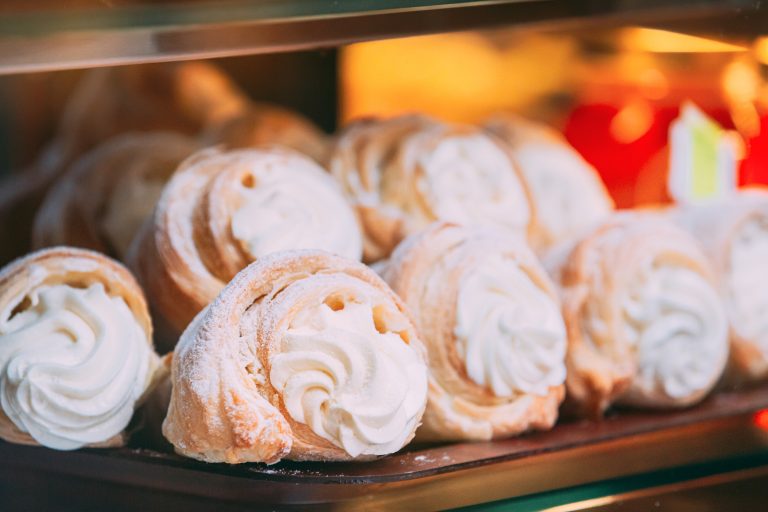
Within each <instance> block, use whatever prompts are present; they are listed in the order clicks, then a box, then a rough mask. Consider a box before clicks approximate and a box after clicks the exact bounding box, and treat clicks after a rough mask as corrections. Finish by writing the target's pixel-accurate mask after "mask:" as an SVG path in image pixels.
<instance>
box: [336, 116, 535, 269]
mask: <svg viewBox="0 0 768 512" xmlns="http://www.w3.org/2000/svg"><path fill="white" fill-rule="evenodd" d="M328 167H329V170H330V171H331V173H332V174H333V175H334V176H336V177H337V178H338V179H339V180H340V181H341V183H342V185H343V187H344V190H345V191H346V193H347V194H348V196H349V197H350V198H351V200H352V201H353V202H354V204H355V206H356V208H357V210H358V213H359V216H360V218H361V222H362V225H363V231H364V234H365V261H367V262H374V261H377V260H379V259H382V258H386V257H387V256H388V255H389V254H390V253H391V252H392V250H393V249H394V248H395V246H396V245H397V244H398V243H399V242H400V241H401V240H402V239H403V238H405V237H406V236H407V235H410V234H413V233H416V232H418V231H421V230H422V229H424V228H426V227H427V226H428V225H429V224H430V223H432V222H433V221H435V220H445V221H451V222H456V223H459V224H494V225H497V226H499V227H503V228H505V229H509V230H510V231H515V232H521V233H527V231H528V229H529V227H530V225H531V223H532V221H533V217H534V215H533V211H532V207H531V204H530V201H529V197H528V190H527V188H526V186H525V184H524V183H523V181H522V178H521V177H520V174H519V173H518V170H517V167H516V166H515V164H514V163H513V161H512V158H511V156H510V154H509V151H508V150H507V149H506V148H505V147H504V146H503V144H502V143H501V142H499V141H497V140H495V139H494V138H493V137H491V136H489V135H487V134H485V133H483V132H482V130H480V129H478V128H473V127H467V126H450V125H445V124H441V123H438V122H437V121H434V120H431V119H429V118H426V117H422V116H403V117H398V118H394V119H390V120H386V121H380V120H374V119H366V120H361V121H357V122H354V123H352V124H351V125H350V126H348V127H347V128H345V130H344V131H343V132H342V133H341V134H340V135H339V136H338V137H337V139H336V142H335V144H334V148H333V150H332V151H331V156H330V160H329V164H328Z"/></svg>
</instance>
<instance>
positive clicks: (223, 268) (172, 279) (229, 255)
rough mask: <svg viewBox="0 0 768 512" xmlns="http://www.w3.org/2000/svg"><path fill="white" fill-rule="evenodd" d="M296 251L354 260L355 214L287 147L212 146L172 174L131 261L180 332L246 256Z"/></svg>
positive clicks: (358, 244) (358, 247)
mask: <svg viewBox="0 0 768 512" xmlns="http://www.w3.org/2000/svg"><path fill="white" fill-rule="evenodd" d="M301 248H312V249H322V250H326V251H329V252H333V253H337V254H340V255H342V256H346V257H348V258H352V259H359V258H360V256H361V253H362V241H361V235H360V228H359V225H358V221H357V218H356V217H355V214H354V211H353V210H352V207H351V206H350V205H349V204H348V203H347V201H346V199H345V198H344V196H343V194H342V193H341V191H340V190H339V188H338V186H337V185H336V183H335V182H334V181H333V179H332V178H331V177H330V176H328V174H327V173H325V172H324V171H323V169H322V168H320V167H319V166H318V165H317V164H316V163H314V162H313V161H312V160H310V159H309V158H307V157H305V156H303V155H301V154H299V153H296V152H294V151H290V150H287V149H280V148H272V149H245V150H234V151H219V150H215V149H210V150H205V151H202V152H200V153H197V154H195V155H193V156H192V157H190V158H189V159H188V160H186V161H185V162H184V163H183V164H182V165H181V167H180V169H179V170H178V171H177V172H176V174H175V175H174V176H173V178H172V179H171V181H170V183H169V184H168V186H167V187H166V188H165V190H164V191H163V194H162V197H161V199H160V201H159V203H158V207H157V209H156V211H155V213H154V218H153V219H152V222H150V223H148V224H147V225H146V226H145V229H144V230H143V231H142V234H141V236H140V237H139V239H138V240H137V242H136V244H134V247H133V248H132V250H131V254H130V257H129V262H130V265H131V266H132V267H133V268H134V269H135V271H136V273H137V275H138V277H139V280H140V281H141V282H142V284H143V285H144V287H145V288H146V290H147V291H148V294H149V297H150V298H151V301H152V305H153V307H154V308H155V309H156V311H157V312H158V313H159V315H160V316H161V317H162V318H163V319H164V320H165V321H166V322H167V323H168V324H169V325H170V327H171V329H172V330H174V331H175V332H176V333H177V334H178V333H180V332H181V331H182V330H184V328H185V327H186V326H187V325H188V324H189V322H191V320H192V318H194V316H195V315H196V314H197V313H198V312H199V311H200V310H201V309H203V308H204V307H205V306H206V305H207V304H208V303H209V302H210V301H211V300H213V298H214V297H216V295H217V294H218V293H219V292H220V291H221V289H222V288H224V285H225V284H226V283H227V282H228V281H229V280H230V279H232V277H234V275H235V274H237V273H238V272H239V271H240V270H242V269H243V268H245V267H246V266H247V265H248V264H249V263H250V262H252V261H255V260H258V259H259V258H261V257H263V256H266V255H268V254H271V253H273V252H276V251H282V250H289V249H301Z"/></svg>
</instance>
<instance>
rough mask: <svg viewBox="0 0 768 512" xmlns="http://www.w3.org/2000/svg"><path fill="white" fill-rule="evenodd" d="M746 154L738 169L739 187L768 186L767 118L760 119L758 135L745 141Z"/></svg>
mask: <svg viewBox="0 0 768 512" xmlns="http://www.w3.org/2000/svg"><path fill="white" fill-rule="evenodd" d="M746 145H747V147H746V149H747V152H746V153H747V154H746V157H745V158H744V160H742V161H741V166H740V167H739V185H740V186H744V185H768V116H763V117H761V118H760V133H759V134H757V136H755V137H752V138H751V139H748V140H747V141H746Z"/></svg>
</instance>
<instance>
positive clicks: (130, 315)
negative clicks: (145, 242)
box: [0, 248, 166, 450]
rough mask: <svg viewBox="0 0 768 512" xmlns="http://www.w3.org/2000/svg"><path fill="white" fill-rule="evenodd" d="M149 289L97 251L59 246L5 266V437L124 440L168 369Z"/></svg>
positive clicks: (65, 442)
mask: <svg viewBox="0 0 768 512" xmlns="http://www.w3.org/2000/svg"><path fill="white" fill-rule="evenodd" d="M165 372H166V370H165V366H164V363H163V362H162V361H161V359H160V358H159V357H158V356H157V354H155V351H154V349H153V347H152V328H151V324H150V319H149V313H148V311H147V306H146V303H145V302H144V297H143V295H142V293H141V290H140V289H139V287H138V285H137V284H136V282H135V281H134V280H133V278H132V277H131V275H130V274H129V273H128V271H127V270H126V269H125V268H123V267H122V266H120V265H119V264H117V263H116V262H114V261H112V260H110V259H108V258H106V257H104V256H101V255H99V254H97V253H93V252H90V251H85V250H80V249H69V248H54V249H49V250H44V251H39V252H36V253H33V254H31V255H29V256H27V257H26V258H23V259H21V260H18V261H16V262H14V263H12V264H11V265H9V266H8V267H6V268H5V269H3V270H2V271H1V272H0V407H1V413H0V437H2V438H3V439H5V440H8V441H11V442H18V443H25V444H40V445H43V446H47V447H49V448H55V449H59V450H73V449H77V448H81V447H83V446H117V445H120V444H122V443H123V442H124V441H125V436H124V430H125V428H126V427H127V426H128V424H129V422H130V420H131V418H132V417H133V414H134V411H135V409H136V408H137V407H138V406H139V405H140V404H141V402H142V400H143V399H144V398H145V397H146V396H147V394H148V393H149V392H150V391H151V390H152V388H153V387H154V385H155V383H156V382H157V381H158V380H159V379H160V378H161V377H162V376H163V375H164V374H165Z"/></svg>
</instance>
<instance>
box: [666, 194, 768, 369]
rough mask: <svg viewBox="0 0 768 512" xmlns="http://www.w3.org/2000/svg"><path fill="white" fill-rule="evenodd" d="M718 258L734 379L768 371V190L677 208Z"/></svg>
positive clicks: (679, 216)
mask: <svg viewBox="0 0 768 512" xmlns="http://www.w3.org/2000/svg"><path fill="white" fill-rule="evenodd" d="M670 213H671V217H672V219H673V220H675V221H676V222H678V223H679V224H680V225H682V226H683V227H684V228H686V229H687V230H689V231H690V232H691V233H692V234H693V235H694V236H696V238H697V239H698V240H699V241H700V242H701V243H702V245H703V247H704V249H705V251H706V253H707V255H708V256H709V257H710V260H711V261H712V262H713V264H714V268H715V270H716V273H717V275H718V278H719V279H718V282H719V285H720V291H721V294H722V296H723V298H724V301H725V307H726V312H727V314H728V321H729V324H730V337H731V359H730V365H729V371H728V379H729V380H730V381H732V382H733V383H738V382H742V381H755V380H760V379H765V378H766V377H768V191H766V190H765V189H755V190H749V191H742V192H740V193H739V194H738V195H736V196H735V197H733V198H731V199H729V200H727V201H724V202H716V203H712V204H706V205H689V206H680V207H677V208H674V209H673V210H672V211H671V212H670Z"/></svg>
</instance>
